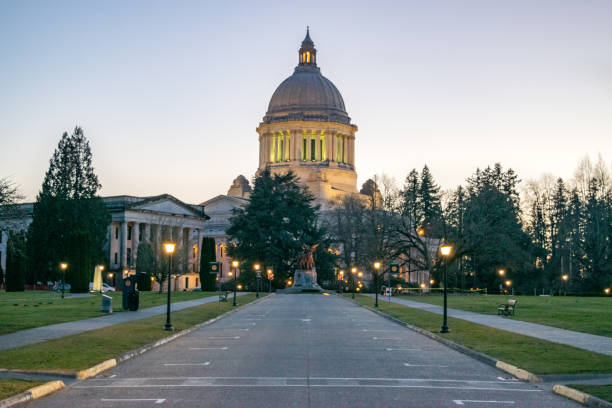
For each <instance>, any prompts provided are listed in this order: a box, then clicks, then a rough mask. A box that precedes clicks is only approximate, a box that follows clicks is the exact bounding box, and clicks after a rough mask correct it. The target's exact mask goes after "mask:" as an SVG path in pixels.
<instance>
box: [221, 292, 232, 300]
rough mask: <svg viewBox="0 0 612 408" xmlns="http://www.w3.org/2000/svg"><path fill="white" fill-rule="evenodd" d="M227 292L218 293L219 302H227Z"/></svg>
mask: <svg viewBox="0 0 612 408" xmlns="http://www.w3.org/2000/svg"><path fill="white" fill-rule="evenodd" d="M229 294H230V292H225V293H219V302H227V295H229Z"/></svg>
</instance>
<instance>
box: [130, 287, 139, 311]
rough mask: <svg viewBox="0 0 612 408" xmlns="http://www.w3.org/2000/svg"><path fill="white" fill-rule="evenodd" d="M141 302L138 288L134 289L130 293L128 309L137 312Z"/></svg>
mask: <svg viewBox="0 0 612 408" xmlns="http://www.w3.org/2000/svg"><path fill="white" fill-rule="evenodd" d="M139 302H140V293H139V292H138V289H134V290H133V291H132V292H130V293H129V294H128V309H130V311H132V312H135V311H136V310H138V304H139Z"/></svg>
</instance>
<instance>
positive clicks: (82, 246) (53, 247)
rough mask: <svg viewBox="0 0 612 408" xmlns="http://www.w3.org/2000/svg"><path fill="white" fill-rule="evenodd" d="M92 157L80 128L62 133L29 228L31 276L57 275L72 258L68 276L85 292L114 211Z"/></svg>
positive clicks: (74, 286) (100, 256)
mask: <svg viewBox="0 0 612 408" xmlns="http://www.w3.org/2000/svg"><path fill="white" fill-rule="evenodd" d="M91 157H92V155H91V150H90V147H89V142H88V141H87V139H86V138H85V135H84V134H83V131H82V129H81V128H79V127H77V128H75V130H74V132H73V133H72V134H71V135H68V134H67V133H64V134H63V135H62V138H61V140H60V142H59V144H58V147H57V149H56V150H55V152H54V153H53V156H52V158H51V160H50V163H49V170H48V171H47V173H46V175H45V179H44V181H43V185H42V189H41V191H40V193H39V194H38V196H37V198H36V203H35V204H34V214H33V219H32V224H30V227H29V230H28V255H29V260H30V262H29V268H30V273H29V275H28V276H29V279H31V280H32V281H36V280H40V281H47V280H53V279H57V278H58V272H57V265H58V264H59V263H60V262H68V264H69V267H68V270H67V273H66V281H67V282H68V283H70V284H71V285H72V290H73V291H74V292H86V291H88V290H89V282H90V281H91V279H92V276H93V268H94V265H95V264H96V263H98V262H100V261H102V260H103V259H104V257H103V254H102V247H103V245H104V241H105V238H106V229H107V226H108V223H109V222H110V216H109V215H108V212H107V211H106V207H105V206H104V203H103V202H102V200H101V199H100V198H99V197H98V196H97V192H98V190H99V189H100V187H101V185H100V183H99V182H98V177H97V176H96V175H95V173H94V171H93V166H92V163H91Z"/></svg>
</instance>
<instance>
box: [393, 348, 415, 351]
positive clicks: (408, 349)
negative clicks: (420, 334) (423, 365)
mask: <svg viewBox="0 0 612 408" xmlns="http://www.w3.org/2000/svg"><path fill="white" fill-rule="evenodd" d="M387 351H421V349H417V348H387Z"/></svg>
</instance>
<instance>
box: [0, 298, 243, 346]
mask: <svg viewBox="0 0 612 408" xmlns="http://www.w3.org/2000/svg"><path fill="white" fill-rule="evenodd" d="M244 294H245V292H240V293H237V295H238V296H241V295H244ZM218 299H219V298H218V297H217V296H209V297H205V298H200V299H193V300H187V301H184V302H176V303H172V311H177V310H183V309H186V308H189V307H194V306H199V305H202V304H204V303H210V302H216V301H218ZM228 301H231V300H228ZM163 313H166V305H160V306H155V307H149V308H146V309H140V310H138V311H136V312H122V313H114V314H111V315H107V316H100V317H94V318H91V319H84V320H76V321H72V322H66V323H58V324H51V325H48V326H42V327H36V328H33V329H27V330H21V331H18V332H15V333H10V334H5V335H2V336H0V350H8V349H12V348H17V347H22V346H27V345H28V344H34V343H40V342H42V341H46V340H50V339H57V338H60V337H65V336H70V335H73V334H78V333H83V332H86V331H89V330H95V329H100V328H103V327H107V326H112V325H115V324H121V323H126V322H131V321H134V320H140V319H146V318H148V317H153V316H157V315H160V314H163Z"/></svg>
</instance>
